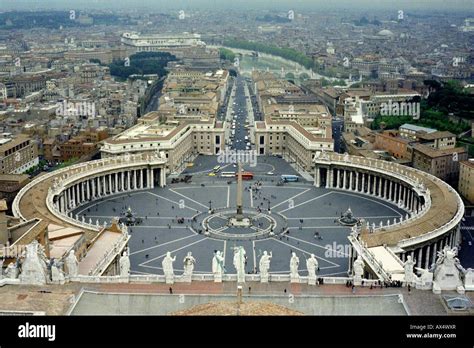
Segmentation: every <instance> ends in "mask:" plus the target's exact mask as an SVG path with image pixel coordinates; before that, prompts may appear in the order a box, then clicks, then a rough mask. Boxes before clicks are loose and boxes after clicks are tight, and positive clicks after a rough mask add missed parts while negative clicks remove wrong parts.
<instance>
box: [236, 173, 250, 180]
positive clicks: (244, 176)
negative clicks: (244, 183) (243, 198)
mask: <svg viewBox="0 0 474 348" xmlns="http://www.w3.org/2000/svg"><path fill="white" fill-rule="evenodd" d="M238 175H239V174H238V173H235V178H238ZM252 179H253V173H252V172H242V180H252Z"/></svg>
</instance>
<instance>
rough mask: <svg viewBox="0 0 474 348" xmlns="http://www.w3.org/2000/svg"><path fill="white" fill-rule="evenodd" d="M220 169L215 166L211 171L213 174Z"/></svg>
mask: <svg viewBox="0 0 474 348" xmlns="http://www.w3.org/2000/svg"><path fill="white" fill-rule="evenodd" d="M220 169H221V166H215V167H214V168H213V169H212V170H213V172H214V173H217V172H218V171H219V170H220Z"/></svg>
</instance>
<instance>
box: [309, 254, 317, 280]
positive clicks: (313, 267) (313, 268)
mask: <svg viewBox="0 0 474 348" xmlns="http://www.w3.org/2000/svg"><path fill="white" fill-rule="evenodd" d="M306 268H307V269H308V284H309V285H316V277H317V274H316V272H317V271H318V269H319V264H318V260H317V259H316V257H315V256H314V254H311V256H310V257H309V258H308V259H306Z"/></svg>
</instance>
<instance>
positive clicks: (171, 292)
mask: <svg viewBox="0 0 474 348" xmlns="http://www.w3.org/2000/svg"><path fill="white" fill-rule="evenodd" d="M170 294H173V288H172V287H171V286H170Z"/></svg>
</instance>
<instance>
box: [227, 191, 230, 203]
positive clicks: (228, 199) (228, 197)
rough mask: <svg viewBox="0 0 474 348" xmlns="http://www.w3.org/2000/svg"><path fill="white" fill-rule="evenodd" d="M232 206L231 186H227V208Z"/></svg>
mask: <svg viewBox="0 0 474 348" xmlns="http://www.w3.org/2000/svg"><path fill="white" fill-rule="evenodd" d="M229 206H230V186H227V208H229Z"/></svg>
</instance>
